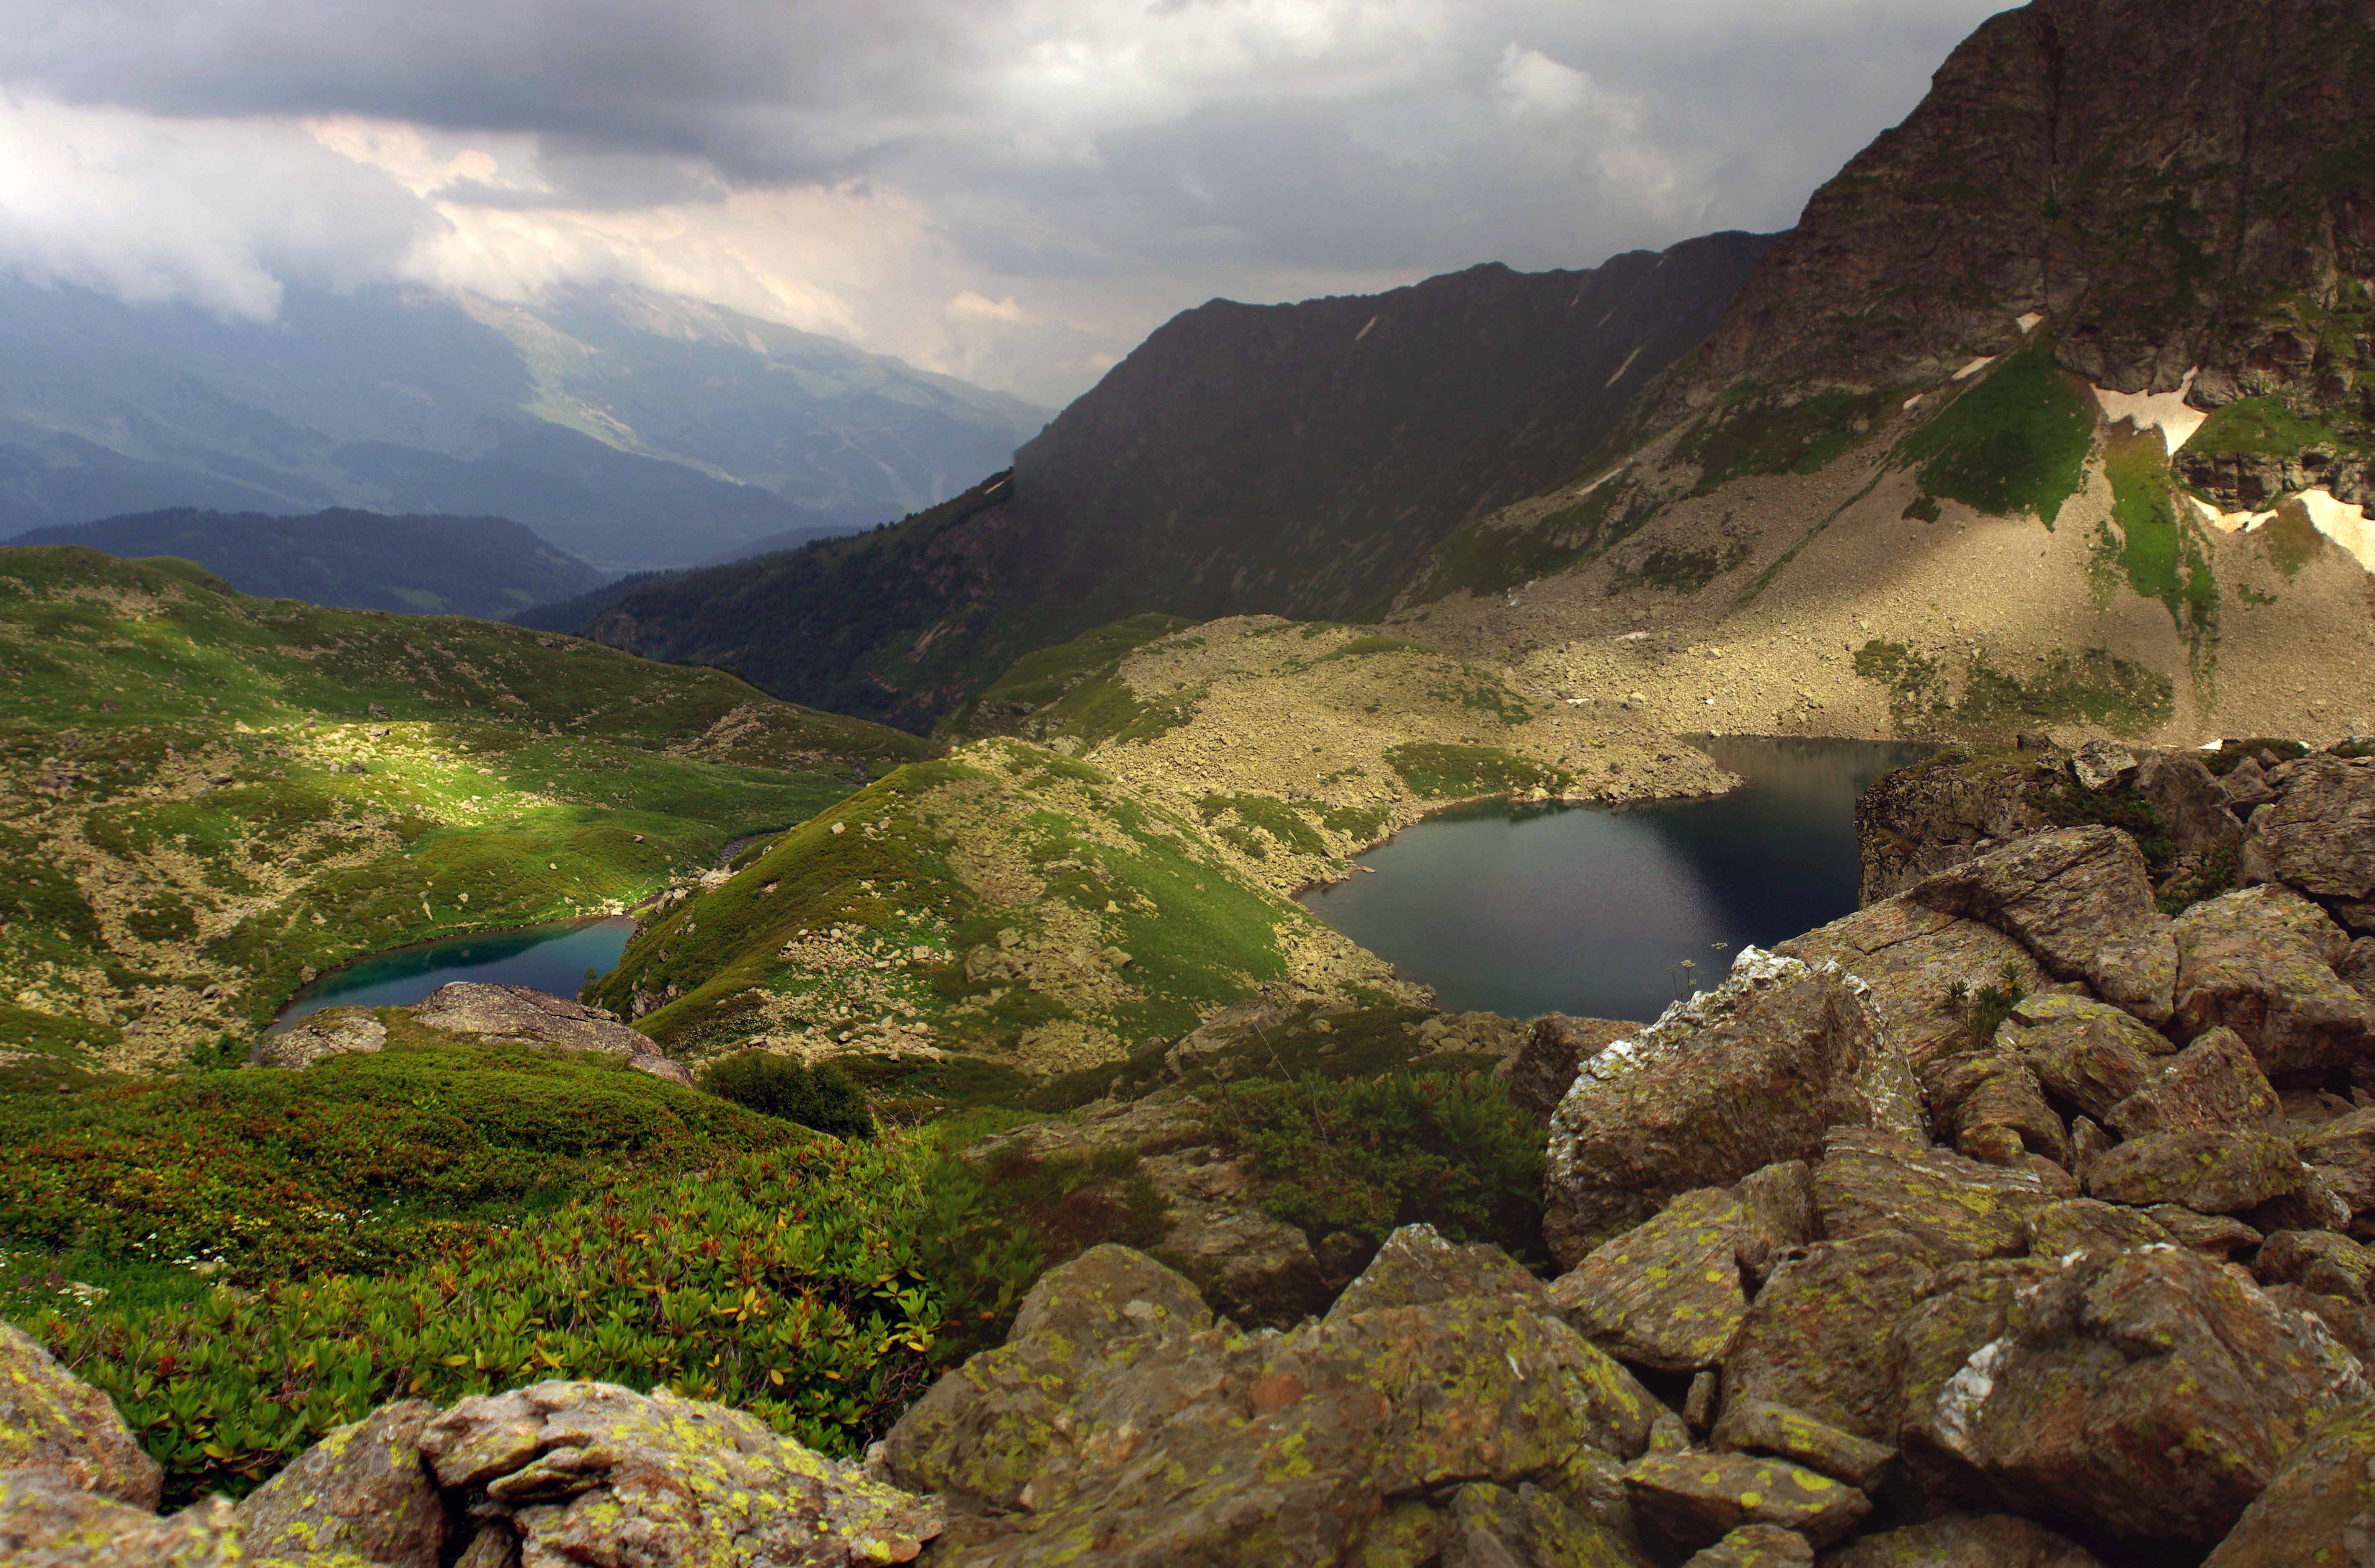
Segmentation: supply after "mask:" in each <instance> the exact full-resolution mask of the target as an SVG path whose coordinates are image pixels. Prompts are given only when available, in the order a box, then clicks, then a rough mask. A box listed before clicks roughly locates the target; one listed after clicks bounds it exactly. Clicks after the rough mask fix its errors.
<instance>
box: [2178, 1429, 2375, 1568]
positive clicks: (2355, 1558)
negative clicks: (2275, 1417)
mask: <svg viewBox="0 0 2375 1568" xmlns="http://www.w3.org/2000/svg"><path fill="white" fill-rule="evenodd" d="M2329 1562H2330V1563H2334V1564H2335V1565H2336V1568H2341V1565H2343V1564H2345V1563H2346V1564H2350V1565H2351V1568H2357V1564H2358V1563H2361V1562H2375V1405H2354V1406H2352V1407H2350V1408H2349V1409H2345V1410H2343V1411H2341V1412H2340V1413H2338V1414H2336V1415H2335V1416H2334V1417H2333V1418H2332V1419H2331V1420H2329V1421H2326V1422H2325V1424H2323V1425H2322V1426H2321V1427H2319V1428H2318V1429H2317V1430H2316V1431H2315V1432H2310V1434H2309V1438H2308V1440H2307V1441H2306V1442H2304V1443H2303V1444H2301V1445H2300V1446H2299V1447H2298V1448H2296V1449H2294V1450H2293V1452H2292V1454H2291V1456H2290V1457H2288V1458H2287V1459H2286V1461H2285V1468H2283V1469H2282V1470H2280V1471H2278V1472H2277V1474H2276V1478H2275V1480H2272V1481H2270V1482H2269V1483H2268V1487H2267V1490H2266V1491H2263V1492H2261V1493H2260V1495H2259V1496H2258V1497H2257V1498H2256V1499H2254V1500H2253V1501H2252V1503H2251V1506H2250V1507H2249V1508H2246V1509H2245V1510H2243V1517H2242V1521H2241V1522H2240V1523H2239V1524H2238V1525H2237V1526H2236V1527H2235V1528H2234V1530H2233V1531H2232V1532H2231V1533H2229V1534H2228V1536H2227V1539H2225V1540H2223V1541H2221V1542H2220V1543H2219V1544H2218V1550H2215V1551H2214V1552H2212V1553H2211V1554H2210V1559H2209V1561H2208V1562H2205V1563H2204V1564H2203V1568H2293V1565H2294V1564H2304V1565H2322V1564H2324V1563H2329Z"/></svg>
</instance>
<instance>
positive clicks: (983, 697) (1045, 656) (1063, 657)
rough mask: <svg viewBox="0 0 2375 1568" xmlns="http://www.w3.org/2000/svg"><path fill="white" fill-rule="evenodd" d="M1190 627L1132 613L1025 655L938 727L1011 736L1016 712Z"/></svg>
mask: <svg viewBox="0 0 2375 1568" xmlns="http://www.w3.org/2000/svg"><path fill="white" fill-rule="evenodd" d="M1192 624H1193V622H1190V621H1187V620H1183V619H1180V618H1179V617H1177V616H1176V615H1153V614H1148V615H1134V616H1131V617H1129V618H1128V619H1124V620H1117V621H1113V622H1111V623H1109V624H1107V625H1105V626H1100V627H1097V628H1095V629H1094V630H1093V631H1086V632H1083V633H1081V635H1080V636H1078V637H1075V638H1073V639H1072V640H1071V641H1070V642H1069V643H1057V644H1056V645H1054V646H1053V647H1047V648H1040V649H1037V650H1035V651H1034V652H1032V653H1029V654H1024V655H1023V656H1022V657H1021V658H1020V659H1017V660H1016V661H1015V662H1014V663H1013V665H1012V666H1010V667H1009V668H1008V669H1007V671H1006V673H1005V674H1003V675H1001V676H999V677H998V678H997V679H996V680H993V681H991V682H990V683H989V684H988V685H987V686H986V687H984V688H983V689H982V690H981V691H980V693H979V694H978V695H977V696H975V698H974V699H973V701H970V702H967V703H966V704H965V705H964V706H963V707H962V708H960V709H958V710H957V711H956V712H955V713H951V714H950V715H949V716H948V717H947V718H945V719H943V720H941V721H940V725H939V727H940V728H941V729H942V730H943V731H947V732H951V733H954V734H958V735H973V736H982V735H998V734H1009V733H1011V732H1012V729H1013V726H1014V722H1015V720H1016V719H1018V718H1019V717H1020V716H1021V715H1022V713H1029V712H1035V711H1037V710H1038V709H1041V708H1045V707H1046V706H1047V705H1048V704H1049V703H1051V702H1053V701H1056V700H1057V699H1058V698H1060V697H1062V696H1063V695H1064V694H1065V693H1066V692H1068V691H1070V690H1073V689H1074V688H1075V687H1078V686H1081V685H1082V684H1083V683H1086V682H1089V681H1092V680H1096V679H1101V678H1107V677H1110V676H1111V675H1112V674H1113V673H1114V671H1115V669H1116V668H1117V667H1118V666H1119V665H1120V662H1121V659H1122V657H1123V655H1125V654H1129V653H1131V652H1133V651H1135V650H1137V649H1139V648H1142V647H1144V646H1145V645H1146V644H1147V643H1158V642H1161V641H1162V640H1163V639H1164V638H1165V637H1168V636H1171V635H1172V634H1173V633H1175V632H1178V631H1184V630H1186V629H1187V628H1188V626H1190V625H1192Z"/></svg>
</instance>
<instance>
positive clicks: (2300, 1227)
mask: <svg viewBox="0 0 2375 1568" xmlns="http://www.w3.org/2000/svg"><path fill="white" fill-rule="evenodd" d="M2242 1217H2243V1219H2244V1220H2247V1221H2249V1222H2250V1224H2251V1227H2252V1228H2253V1229H2254V1230H2257V1231H2259V1232H2262V1233H2263V1234H2266V1233H2270V1232H2276V1231H2344V1230H2347V1229H2349V1227H2350V1205H2348V1204H2346V1203H2345V1202H2343V1201H2342V1199H2341V1198H2339V1197H2336V1196H2334V1189H2333V1188H2332V1187H2329V1186H2327V1185H2325V1180H2324V1178H2323V1177H2322V1176H2320V1175H2319V1174H2318V1173H2317V1167H2316V1166H2314V1165H2302V1166H2301V1167H2300V1168H2299V1170H2298V1181H2297V1182H2296V1183H2295V1184H2294V1186H2293V1188H2292V1190H2291V1191H2290V1192H2282V1193H2278V1194H2277V1195H2276V1196H2275V1197H2272V1198H2269V1199H2268V1200H2267V1201H2266V1202H2264V1203H2260V1204H2255V1205H2253V1206H2252V1207H2251V1208H2247V1209H2244V1210H2243V1211H2242Z"/></svg>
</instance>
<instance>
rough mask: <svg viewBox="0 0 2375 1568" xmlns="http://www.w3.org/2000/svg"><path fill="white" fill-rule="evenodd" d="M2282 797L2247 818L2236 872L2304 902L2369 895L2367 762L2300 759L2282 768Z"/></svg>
mask: <svg viewBox="0 0 2375 1568" xmlns="http://www.w3.org/2000/svg"><path fill="white" fill-rule="evenodd" d="M2282 784H2283V791H2284V794H2283V797H2282V798H2281V799H2279V800H2277V801H2276V802H2275V804H2274V805H2273V806H2269V807H2266V808H2263V809H2262V810H2258V811H2254V812H2253V813H2252V814H2251V831H2250V834H2249V836H2247V837H2246V838H2245V840H2244V841H2243V849H2242V853H2241V855H2240V857H2239V862H2238V868H2239V873H2240V874H2241V876H2242V878H2243V879H2244V880H2245V881H2271V882H2284V883H2286V884H2288V885H2289V886H2292V887H2294V888H2298V889H2299V890H2301V891H2302V892H2305V893H2308V894H2309V895H2310V896H2311V897H2312V898H2320V899H2352V900H2363V899H2367V898H2369V897H2370V896H2375V763H2370V762H2369V760H2367V759H2363V758H2362V759H2357V760H2344V759H2342V758H2339V757H2325V756H2315V757H2303V758H2301V759H2300V760H2298V761H2295V762H2292V763H2289V764H2287V765H2286V767H2285V768H2284V769H2283V770H2282Z"/></svg>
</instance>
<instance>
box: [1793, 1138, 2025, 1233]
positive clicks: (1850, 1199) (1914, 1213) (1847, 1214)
mask: <svg viewBox="0 0 2375 1568" xmlns="http://www.w3.org/2000/svg"><path fill="white" fill-rule="evenodd" d="M2059 1196H2060V1195H2059V1194H2058V1193H2057V1192H2056V1191H2055V1190H2054V1189H2053V1188H2051V1187H2050V1186H2048V1185H2046V1184H2045V1182H2043V1181H2042V1180H2040V1179H2039V1178H2038V1176H2037V1175H2035V1174H2034V1173H2030V1172H2028V1171H2025V1170H2007V1169H2004V1168H2003V1167H2001V1166H1997V1165H1990V1164H1986V1163H1983V1162H1982V1161H1977V1160H1969V1159H1966V1158H1964V1157H1963V1156H1961V1155H1959V1154H1956V1153H1953V1152H1951V1151H1949V1150H1947V1149H1927V1148H1923V1147H1921V1146H1920V1145H1918V1144H1913V1143H1908V1142H1906V1141H1904V1140H1902V1139H1899V1138H1889V1137H1887V1136H1885V1135H1884V1134H1880V1133H1873V1132H1867V1131H1863V1130H1861V1129H1859V1128H1854V1127H1841V1128H1838V1129H1837V1130H1836V1131H1834V1132H1833V1133H1832V1134H1831V1136H1830V1138H1829V1140H1828V1143H1827V1147H1826V1152H1825V1154H1824V1157H1823V1162H1822V1163H1821V1164H1820V1165H1818V1166H1816V1167H1815V1168H1814V1204H1815V1207H1816V1208H1818V1209H1819V1210H1820V1211H1821V1213H1822V1217H1823V1233H1824V1234H1825V1235H1826V1236H1829V1237H1831V1238H1832V1239H1833V1240H1835V1241H1848V1240H1851V1239H1853V1238H1854V1237H1857V1236H1863V1235H1870V1234H1872V1233H1873V1232H1883V1231H1885V1232H1895V1233H1896V1234H1899V1235H1905V1236H1909V1237H1911V1238H1912V1239H1913V1240H1914V1241H1915V1242H1916V1243H1917V1244H1920V1246H1921V1247H1922V1248H1923V1249H1924V1251H1926V1252H1927V1253H1928V1254H1929V1255H1930V1256H1931V1257H1932V1259H1933V1260H1934V1261H1936V1262H1940V1263H1944V1262H1947V1261H1949V1260H1952V1259H1955V1258H1968V1257H2009V1256H2015V1255H2016V1254H2018V1253H2020V1252H2023V1251H2025V1250H2026V1248H2027V1246H2028V1223H2027V1221H2028V1216H2029V1215H2030V1214H2031V1213H2032V1212H2034V1211H2035V1210H2037V1209H2038V1208H2043V1207H2044V1206H2045V1205H2047V1204H2049V1203H2051V1202H2053V1201H2054V1200H2055V1198H2056V1197H2059Z"/></svg>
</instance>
